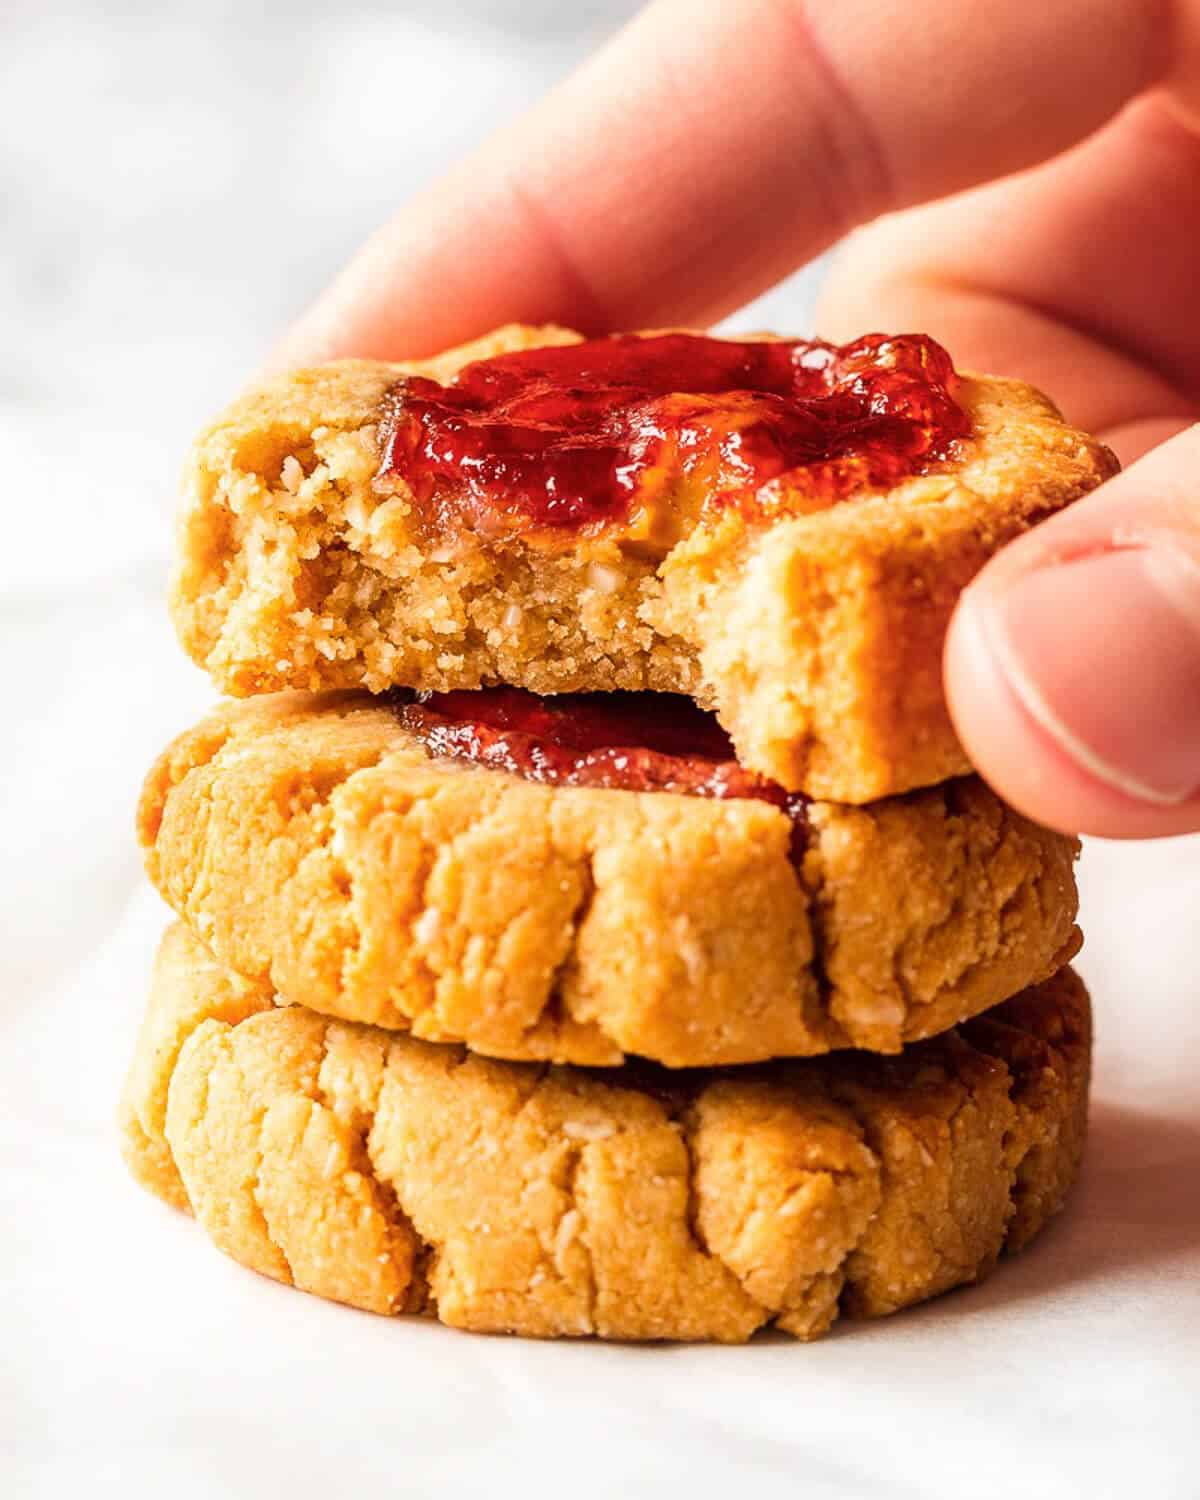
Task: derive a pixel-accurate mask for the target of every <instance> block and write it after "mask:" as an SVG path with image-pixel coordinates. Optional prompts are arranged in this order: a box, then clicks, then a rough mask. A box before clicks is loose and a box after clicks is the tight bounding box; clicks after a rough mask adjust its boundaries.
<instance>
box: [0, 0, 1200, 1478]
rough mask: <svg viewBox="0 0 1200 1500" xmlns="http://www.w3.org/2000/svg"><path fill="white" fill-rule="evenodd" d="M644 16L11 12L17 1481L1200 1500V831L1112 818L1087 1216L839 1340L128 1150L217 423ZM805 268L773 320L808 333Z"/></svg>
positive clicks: (7, 417)
mask: <svg viewBox="0 0 1200 1500" xmlns="http://www.w3.org/2000/svg"><path fill="white" fill-rule="evenodd" d="M632 8H633V7H632V6H630V5H625V6H621V5H606V4H603V3H599V0H592V3H576V4H573V5H564V4H561V3H555V0H541V3H536V4H533V3H531V4H520V3H517V0H511V3H507V4H487V3H483V0H479V3H475V4H468V3H461V0H460V3H443V4H441V5H440V6H438V7H436V8H430V7H417V6H412V5H407V4H399V3H392V4H366V3H350V4H343V5H338V6H329V5H318V4H315V3H311V0H284V3H279V0H267V3H260V4H258V5H255V6H253V7H251V6H248V5H242V4H235V3H233V0H224V3H221V0H212V3H209V4H206V5H200V4H198V3H178V0H177V3H166V4H158V5H154V6H151V5H149V4H146V3H143V4H134V3H130V4H116V3H104V4H101V3H97V4H92V5H84V4H79V3H76V4H74V5H63V6H60V5H56V4H46V3H35V0H24V3H22V0H9V3H8V4H7V5H6V6H5V7H4V16H3V39H2V42H0V202H2V203H3V207H4V228H3V234H2V236H0V327H3V329H4V333H5V337H4V339H3V343H2V344H0V455H2V459H3V475H4V486H5V507H4V514H5V543H6V544H5V545H4V546H3V548H0V606H2V612H0V619H2V620H3V632H2V635H0V653H2V655H0V661H2V665H3V670H4V672H5V680H6V682H7V683H8V684H9V690H8V695H7V696H8V711H7V713H6V714H5V716H4V722H5V734H4V736H3V738H2V740H0V757H2V759H0V765H2V767H3V772H4V774H3V776H2V778H0V816H2V822H0V827H3V830H4V835H5V838H4V846H3V849H4V859H3V862H2V864H0V869H2V871H3V875H2V879H3V909H4V913H5V922H4V944H3V947H2V949H0V966H2V969H0V972H2V975H3V979H2V983H0V1099H3V1101H4V1105H5V1108H4V1109H3V1112H2V1114H0V1326H2V1328H3V1351H4V1354H3V1359H0V1493H4V1494H6V1495H12V1496H14V1497H17V1496H19V1497H35V1496H36V1497H40V1496H58V1495H64V1496H65V1495H72V1496H74V1495H77V1494H80V1493H86V1494H88V1495H89V1496H93V1497H98V1496H109V1495H112V1496H118V1495H119V1496H122V1497H140V1496H142V1495H152V1494H165V1495H170V1496H171V1497H172V1500H190V1497H192V1496H196V1497H200V1496H204V1497H210V1496H213V1495H223V1496H224V1495H228V1496H239V1497H240V1496H255V1497H257V1496H274V1495H286V1496H293V1497H297V1500H308V1497H310V1496H311V1497H317V1496H322V1497H323V1496H327V1495H331V1494H334V1495H336V1494H343V1493H354V1492H356V1491H359V1490H361V1491H362V1492H364V1493H393V1492H401V1491H402V1492H404V1493H406V1494H414V1495H425V1494H433V1493H435V1492H436V1493H438V1494H439V1495H444V1496H460V1495H461V1496H473V1495H478V1494H481V1493H484V1492H485V1491H486V1492H492V1491H498V1492H499V1493H507V1492H509V1490H511V1491H513V1492H516V1490H517V1489H518V1487H519V1488H520V1490H521V1492H522V1493H523V1494H526V1495H530V1496H542V1495H545V1496H551V1495H559V1494H562V1493H566V1494H570V1495H582V1496H590V1495H601V1494H610V1493H614V1492H625V1493H631V1494H641V1493H651V1492H658V1491H659V1489H660V1487H662V1486H666V1485H682V1484H684V1483H686V1484H687V1486H688V1487H689V1489H690V1490H691V1491H693V1492H695V1493H697V1494H712V1495H717V1494H720V1493H723V1492H727V1491H728V1490H729V1489H730V1488H732V1487H733V1486H741V1487H744V1488H745V1489H747V1490H749V1492H751V1493H753V1494H755V1495H763V1496H774V1495H780V1496H782V1495H785V1494H786V1495H789V1496H790V1495H795V1494H803V1495H805V1496H806V1497H808V1500H817V1497H835V1496H836V1497H847V1500H849V1497H859V1496H866V1495H870V1496H872V1497H876V1496H878V1497H890V1496H896V1497H913V1496H920V1497H938V1500H940V1497H943V1496H945V1497H950V1496H958V1495H963V1494H969V1495H971V1496H974V1497H984V1500H986V1497H990V1496H996V1497H1000V1496H1005V1497H1008V1496H1011V1495H1012V1494H1014V1493H1020V1494H1023V1495H1026V1496H1034V1497H1036V1496H1043V1495H1045V1496H1051V1495H1053V1496H1055V1497H1070V1496H1080V1497H1082V1496H1089V1497H1097V1496H1108V1495H1114V1496H1115V1495H1126V1494H1128V1493H1129V1492H1130V1491H1131V1489H1132V1488H1133V1487H1134V1486H1135V1485H1136V1486H1137V1487H1138V1489H1139V1491H1140V1492H1143V1493H1146V1494H1148V1495H1153V1496H1155V1497H1156V1500H1174V1497H1179V1500H1183V1497H1189V1496H1194V1495H1195V1494H1196V1493H1197V1492H1198V1490H1197V1484H1198V1481H1197V1480H1196V1478H1195V1472H1196V1468H1197V1462H1198V1460H1200V1444H1198V1440H1197V1436H1196V1424H1195V1421H1194V1407H1195V1364H1196V1355H1197V1352H1198V1350H1200V1301H1198V1296H1197V1282H1198V1279H1200V1201H1198V1193H1200V1097H1198V1090H1197V1087H1196V1084H1195V1081H1194V1075H1195V1066H1196V1059H1197V1058H1198V1057H1200V978H1198V969H1200V932H1198V929H1200V918H1198V913H1200V840H1193V841H1176V842H1174V843H1164V844H1158V845H1146V846H1142V847H1118V846H1113V845H1095V846H1093V847H1091V848H1090V849H1089V850H1088V851H1087V855H1086V858H1085V864H1084V894H1085V910H1084V921H1085V925H1086V927H1087V931H1088V934H1089V941H1088V946H1087V949H1086V952H1085V955H1084V959H1083V964H1082V967H1083V970H1084V972H1085V974H1086V975H1087V977H1088V978H1089V980H1090V981H1091V983H1092V985H1093V987H1094V990H1095V994H1096V999H1097V1007H1098V1018H1099V1025H1100V1049H1099V1056H1098V1066H1097V1086H1096V1107H1095V1112H1094V1137H1095V1138H1094V1141H1093V1146H1092V1150H1091V1154H1090V1159H1089V1163H1088V1166H1087V1170H1086V1174H1085V1179H1084V1182H1083V1185H1082V1188H1081V1191H1080V1192H1079V1194H1078V1196H1077V1198H1076V1200H1075V1202H1074V1204H1073V1206H1072V1208H1071V1210H1070V1212H1069V1213H1068V1214H1067V1215H1066V1216H1065V1217H1064V1218H1063V1219H1062V1220H1061V1221H1060V1223H1059V1224H1058V1225H1057V1226H1056V1227H1055V1229H1054V1230H1053V1231H1052V1233H1051V1234H1050V1235H1049V1236H1048V1237H1047V1239H1046V1241H1045V1243H1044V1244H1043V1245H1041V1246H1040V1247H1039V1248H1037V1249H1035V1250H1034V1251H1032V1252H1031V1253H1030V1254H1029V1255H1027V1256H1026V1257H1024V1258H1022V1259H1021V1260H1020V1261H1018V1262H1016V1263H1014V1264H1012V1265H1011V1266H1009V1267H1008V1268H1007V1269H1006V1270H1005V1271H1004V1273H1003V1274H1002V1275H999V1276H997V1277H996V1278H995V1279H994V1280H993V1281H992V1282H990V1283H989V1284H988V1285H986V1286H985V1287H982V1288H979V1289H976V1290H973V1291H970V1292H965V1293H962V1294H958V1295H956V1296H953V1297H950V1298H948V1299H945V1300H944V1301H942V1302H940V1303H937V1304H934V1305H932V1306H930V1307H928V1308H926V1309H924V1310H922V1311H919V1312H916V1313H914V1314H911V1315H907V1316H904V1317H902V1318H899V1319H895V1320H892V1321H890V1322H886V1323H882V1324H877V1325H873V1326H870V1327H866V1328H858V1329H851V1330H850V1331H848V1332H846V1333H843V1334H840V1335H839V1336H837V1337H835V1338H833V1339H831V1340H829V1341H828V1342H826V1343H824V1344H821V1345H816V1346H812V1347H809V1348H802V1347H799V1346H796V1345H794V1344H791V1343H788V1342H785V1341H782V1340H779V1341H775V1340H767V1341H765V1342H762V1343H758V1344H755V1345H753V1346H751V1347H750V1348H748V1349H743V1350H736V1349H735V1350H725V1349H698V1350H688V1349H630V1348H605V1347H601V1346H598V1345H574V1346H554V1345H548V1344H547V1345H532V1344H519V1343H514V1342H509V1341H503V1340H487V1339H477V1338H468V1337H465V1336H459V1335H454V1334H450V1333H448V1332H446V1331H444V1330H442V1329H440V1328H438V1327H431V1326H426V1325H423V1324H413V1323H405V1322H389V1321H384V1320H379V1319H372V1318H370V1317H367V1316H365V1315H361V1314H356V1313H352V1312H348V1311H345V1310H342V1309H338V1308H335V1307H331V1306H327V1305H323V1304H321V1303H319V1302H317V1301H315V1300H313V1299H310V1298H305V1297H302V1296H299V1295H297V1294H295V1293H292V1292H290V1291H288V1290H286V1289H283V1288H279V1287H276V1286H274V1285H273V1284H271V1283H269V1282H266V1281H262V1280H260V1279H258V1278H256V1277H254V1276H252V1275H250V1274H249V1273H246V1272H244V1271H241V1270H240V1269H238V1268H237V1267H235V1266H233V1265H231V1264H230V1263H228V1262H226V1261H224V1260H223V1259H222V1258H221V1257H220V1256H218V1255H217V1254H215V1253H214V1252H213V1251H211V1250H210V1249H209V1247H208V1245H207V1244H206V1243H205V1242H204V1241H203V1238H202V1236H201V1235H200V1234H199V1233H198V1232H197V1231H196V1230H195V1228H194V1226H192V1225H191V1224H190V1223H189V1222H188V1221H187V1220H185V1219H183V1218H181V1217H179V1216H176V1215H173V1214H171V1213H170V1212H169V1211H168V1210H166V1209H164V1208H162V1207H160V1206H159V1205H158V1204H157V1203H155V1202H153V1201H151V1200H150V1199H149V1198H147V1197H145V1196H144V1195H143V1194H141V1193H140V1192H139V1191H138V1190H137V1189H136V1188H134V1187H133V1186H132V1185H131V1184H130V1183H129V1182H128V1181H127V1180H126V1179H125V1177H124V1175H123V1172H122V1169H121V1167H120V1164H119V1162H118V1160H117V1157H116V1145H115V1138H114V1133H113V1129H112V1123H111V1117H112V1111H113V1105H114V1099H115V1094H116V1091H117V1088H118V1086H119V1082H120V1078H121V1074H122V1071H123V1068H124V1065H125V1059H126V1056H127V1053H128V1051H129V1047H130V1044H131V1039H132V1035H133V1030H134V1027H135V1025H136V1023H137V1018H138V1014H139V1011H140V1007H141V1005H142V1000H143V994H144V989H145V976H146V970H147V965H148V962H149V956H150V953H151V951H152V947H153V943H154V940H155V937H156V935H157V932H158V931H159V929H160V928H161V925H162V923H163V913H162V911H161V909H160V907H159V906H158V904H157V901H156V900H155V898H154V897H153V896H152V895H151V893H150V892H149V891H148V889H147V887H146V885H145V883H144V882H143V880H142V878H141V875H140V871H139V864H138V859H137V855H136V852H135V850H134V846H133V840H132V836H131V831H130V821H131V809H132V805H133V802H134V798H135V796H136V792H137V788H138V784H139V781H140V778H141V776H142V773H143V771H144V769H145V768H146V766H147V764H148V763H149V761H150V759H151V757H152V756H153V755H154V754H155V752H156V751H157V750H158V749H159V748H160V747H161V745H162V743H163V742H164V741H165V739H166V738H167V737H168V736H169V735H170V734H171V733H172V732H174V731H175V730H176V729H178V728H180V727H181V726H182V725H184V724H185V723H187V722H188V720H189V719H190V718H191V717H193V716H194V715H195V714H196V712H198V711H199V709H200V708H201V707H202V706H203V705H204V704H206V703H207V702H208V701H209V700H210V697H211V693H210V690H209V688H208V686H207V684H206V683H205V682H204V681H203V680H202V679H201V678H200V676H199V674H198V673H197V672H195V670H194V669H192V668H191V667H189V666H188V665H187V664H186V663H185V662H184V661H183V659H182V657H181V656H180V655H179V653H178V651H177V650H176V648H175V646H174V643H173V641H172V639H171V636H170V632H169V629H168V627H167V624H166V621H165V616H164V610H163V581H164V573H165V567H166V562H167V558H168V553H169V538H170V531H169V523H170V513H171V506H172V499H173V490H174V484H175V476H176V472H177V469H178V465H179V462H180V458H181V455H182V451H183V448H184V446H185V443H186V441H187V438H188V436H189V434H190V432H191V431H192V429H193V428H194V427H195V426H196V425H197V423H198V422H199V421H200V420H201V419H202V418H203V417H204V416H206V415H207V414H208V413H209V412H210V411H211V410H212V409H213V408H214V407H216V406H218V405H219V404H220V403H221V402H222V401H223V400H224V399H225V398H226V397H227V396H228V394H229V393H230V392H231V391H232V390H233V389H234V388H235V387H236V386H237V385H238V384H239V383H240V382H242V381H243V380H244V378H245V377H246V375H247V373H248V372H249V371H250V370H252V369H253V367H254V365H255V363H256V361H257V360H258V359H259V358H260V357H261V354H262V351H263V350H264V348H265V347H266V345H267V344H268V343H269V342H270V340H271V339H272V338H273V337H274V336H275V335H276V334H277V333H278V331H279V330H280V329H281V327H282V326H284V324H285V323H286V321H287V319H288V318H289V317H290V316H291V315H293V314H294V313H295V312H296V311H297V310H298V309H299V308H300V307H301V306H302V305H303V304H304V303H305V301H306V300H307V299H308V298H309V296H310V295H311V294H312V293H313V292H314V291H315V290H316V289H317V288H318V287H319V286H320V285H321V284H322V282H323V281H324V280H325V279H326V277H327V276H328V275H329V274H330V273H331V272H332V271H333V269H334V268H335V267H336V266H337V264H338V263H339V261H340V260H341V259H342V258H343V257H344V256H345V255H346V254H347V253H348V252H349V251H350V249H351V248H352V247H353V245H354V244H355V243H356V241H357V240H358V239H359V238H360V237H361V236H362V235H363V234H364V233H365V232H366V231H367V230H368V229H370V228H371V227H372V226H373V225H374V224H375V223H376V222H377V221H378V220H379V219H381V218H382V217H384V216H385V215H386V214H387V213H389V212H390V211H391V210H392V209H393V208H394V207H395V206H396V205H397V204H398V203H399V202H400V201H402V200H403V198H404V196H405V194H407V193H408V192H409V191H411V190H412V189H413V188H415V187H416V186H418V185H420V184H421V183H423V182H425V181H426V180H428V179H429V178H430V177H431V176H433V175H434V174H435V173H436V172H437V171H438V170H439V169H440V168H441V167H443V166H444V165H445V164H446V163H447V162H448V161H449V160H450V159H451V158H452V157H453V156H455V155H456V154H457V153H459V152H460V151H461V150H462V149H463V148H465V147H466V146H468V145H469V144H471V143H472V142H473V141H474V140H475V139H477V138H478V137H479V136H480V135H481V134H482V133H483V132H484V131H486V129H487V128H488V127H489V126H490V125H492V124H493V123H495V122H498V121H499V120H501V119H503V118H505V117H506V116H508V115H509V114H511V113H512V112H513V111H514V110H516V109H518V108H520V106H521V105H522V104H523V103H524V102H526V101H527V100H529V99H531V98H532V97H533V96H534V95H535V94H536V93H538V92H539V91H540V90H541V89H542V88H543V87H544V86H545V85H546V84H547V83H548V82H550V81H551V80H552V79H554V78H555V77H556V76H558V75H559V74H560V73H561V72H562V71H563V70H564V69H565V68H566V67H568V66H569V65H570V63H571V62H572V61H573V60H574V59H575V58H576V57H578V56H580V55H581V54H582V53H583V52H584V51H585V50H586V48H587V47H589V46H590V45H592V44H593V43H594V41H595V40H596V39H597V37H599V36H600V35H602V34H603V32H604V31H605V29H606V28H608V27H610V26H611V25H612V24H614V22H615V21H616V20H618V19H619V18H620V16H621V15H622V14H626V13H628V12H629V11H630V10H632ZM335 182H336V184H337V186H336V190H331V186H330V185H331V183H335ZM811 288H812V278H811V276H802V277H800V278H798V279H797V280H795V281H794V282H793V283H792V284H790V285H788V286H785V287H784V288H783V289H781V290H780V291H778V292H777V293H775V294H773V295H772V296H771V298H769V299H767V301H766V304H765V305H764V306H763V307H760V308H755V309H753V310H751V311H748V312H747V313H746V314H745V322H746V323H747V324H748V325H751V326H753V325H755V324H757V325H759V326H762V325H763V324H766V323H774V324H776V325H778V326H781V327H785V326H791V327H797V328H801V327H803V326H804V325H805V321H806V319H807V317H808V307H809V302H810V294H811Z"/></svg>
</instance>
